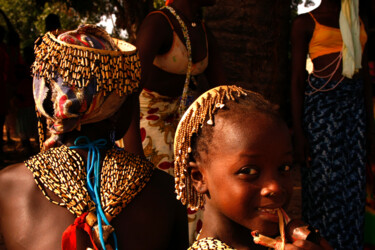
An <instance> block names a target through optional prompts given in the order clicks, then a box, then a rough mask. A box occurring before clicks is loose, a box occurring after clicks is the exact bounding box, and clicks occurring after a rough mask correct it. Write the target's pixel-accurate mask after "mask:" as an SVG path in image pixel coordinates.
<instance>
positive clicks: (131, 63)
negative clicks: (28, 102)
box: [32, 24, 141, 150]
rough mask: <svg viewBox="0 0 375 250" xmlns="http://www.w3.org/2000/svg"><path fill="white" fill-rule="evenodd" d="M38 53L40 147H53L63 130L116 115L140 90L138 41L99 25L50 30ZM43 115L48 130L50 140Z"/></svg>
mask: <svg viewBox="0 0 375 250" xmlns="http://www.w3.org/2000/svg"><path fill="white" fill-rule="evenodd" d="M35 55H36V58H35V61H34V64H33V66H32V73H33V76H34V80H33V92H34V100H35V105H36V109H37V116H38V118H39V122H38V131H39V142H40V147H41V149H42V150H46V149H48V148H50V147H52V146H53V145H54V144H55V143H56V142H57V140H58V138H59V135H60V134H63V133H66V132H69V131H72V130H74V129H76V128H77V129H79V128H80V126H81V125H82V124H88V123H95V122H98V121H101V120H104V119H107V118H108V117H110V116H112V115H113V114H114V113H115V112H116V111H117V110H118V108H119V107H120V106H121V105H122V103H123V102H124V100H125V99H126V97H127V96H128V95H130V94H131V93H133V92H135V91H138V87H139V81H140V71H141V67H140V61H139V57H138V52H137V50H136V47H135V46H133V45H131V44H130V43H127V42H125V41H121V40H118V39H114V38H111V37H110V36H109V35H108V33H107V32H106V31H105V30H103V29H101V28H99V27H97V26H95V25H90V24H86V25H81V26H80V27H78V28H77V29H76V30H71V31H67V32H60V33H59V34H57V32H48V33H46V34H45V35H44V36H43V37H42V38H41V39H40V40H39V41H36V45H35ZM42 116H44V117H45V118H46V125H47V129H48V132H49V134H50V137H49V138H48V139H47V140H45V138H44V136H45V131H44V124H43V121H42Z"/></svg>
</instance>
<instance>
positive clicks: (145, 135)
mask: <svg viewBox="0 0 375 250" xmlns="http://www.w3.org/2000/svg"><path fill="white" fill-rule="evenodd" d="M188 98H189V100H188V101H189V102H191V100H190V99H191V98H192V97H191V96H189V97H188ZM139 103H140V127H141V139H142V146H143V151H144V154H145V156H146V157H147V159H148V160H149V161H151V162H152V163H153V164H154V165H155V167H157V168H159V169H160V170H163V171H165V172H167V173H168V174H170V175H172V176H174V159H173V141H174V136H175V132H176V128H177V125H178V122H179V120H180V116H179V113H178V108H179V104H180V98H178V97H169V96H163V95H160V94H159V93H157V92H155V91H150V90H146V89H143V90H142V92H141V94H140V96H139ZM187 213H188V223H189V242H190V243H192V242H193V241H194V239H195V238H196V237H197V234H198V232H199V231H200V229H201V227H202V221H201V217H202V215H201V214H202V212H201V211H192V210H190V209H188V211H187Z"/></svg>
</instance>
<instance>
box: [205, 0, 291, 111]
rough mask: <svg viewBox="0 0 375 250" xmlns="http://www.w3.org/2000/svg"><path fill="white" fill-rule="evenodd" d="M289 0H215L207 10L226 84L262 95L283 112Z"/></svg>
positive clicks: (287, 81) (206, 13)
mask: <svg viewBox="0 0 375 250" xmlns="http://www.w3.org/2000/svg"><path fill="white" fill-rule="evenodd" d="M290 4H291V1H290V0H262V1H259V0H217V2H216V5H215V6H213V7H209V8H206V10H205V13H204V15H205V20H206V23H207V26H208V27H209V28H210V29H211V31H212V32H213V33H214V35H215V37H216V38H217V41H218V44H219V47H220V48H221V53H222V54H221V55H222V58H223V63H224V67H225V70H226V73H227V76H228V80H229V83H233V84H238V85H240V86H242V87H244V88H247V89H250V90H253V91H257V92H260V93H262V94H263V95H264V96H265V97H266V98H268V99H269V100H271V101H272V102H273V103H275V104H277V105H280V108H281V111H282V112H283V113H284V112H285V111H286V109H287V108H286V98H287V96H288V95H289V94H288V93H289V80H288V78H289V77H288V72H289V63H288V51H289V50H288V47H289V29H290V28H289V27H290Z"/></svg>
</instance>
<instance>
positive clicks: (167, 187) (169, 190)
mask: <svg viewBox="0 0 375 250" xmlns="http://www.w3.org/2000/svg"><path fill="white" fill-rule="evenodd" d="M148 188H150V189H152V190H154V192H155V195H162V196H164V197H165V198H167V199H168V200H171V201H173V202H177V200H176V196H175V193H174V179H173V177H172V176H171V175H169V174H167V173H166V172H164V171H161V170H159V169H156V170H155V171H154V174H153V175H152V178H151V180H150V182H149V183H148Z"/></svg>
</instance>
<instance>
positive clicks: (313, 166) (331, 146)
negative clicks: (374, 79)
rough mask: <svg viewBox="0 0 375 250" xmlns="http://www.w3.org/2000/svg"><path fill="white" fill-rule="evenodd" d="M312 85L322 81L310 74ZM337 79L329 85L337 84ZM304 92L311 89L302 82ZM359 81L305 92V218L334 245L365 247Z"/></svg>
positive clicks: (363, 114) (303, 193) (352, 247)
mask: <svg viewBox="0 0 375 250" xmlns="http://www.w3.org/2000/svg"><path fill="white" fill-rule="evenodd" d="M310 82H311V83H312V85H313V86H315V87H318V88H319V87H320V86H322V85H323V84H324V83H325V80H324V79H320V78H316V77H314V76H311V78H310ZM335 84H336V82H334V81H332V82H330V83H329V85H330V86H326V87H327V88H330V87H333V86H335ZM306 85H307V87H306V93H311V92H312V91H313V90H312V88H311V86H309V84H306ZM363 96H364V94H363V81H362V80H350V79H345V80H344V81H343V82H341V83H340V84H339V85H338V86H337V87H336V88H334V89H333V90H331V91H328V92H316V93H314V94H312V95H308V94H307V95H305V103H304V107H305V108H304V130H305V132H306V134H307V139H308V142H309V150H310V156H311V162H310V167H309V168H308V167H303V168H302V169H301V173H302V213H303V219H304V220H305V221H306V222H307V223H309V224H310V225H312V226H313V227H315V228H317V229H319V230H320V233H321V234H322V236H323V237H325V238H326V239H327V240H328V241H329V243H330V244H331V245H332V246H333V247H334V248H335V249H363V235H364V232H363V228H364V213H365V163H366V145H365V130H366V125H365V106H364V97H363Z"/></svg>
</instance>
